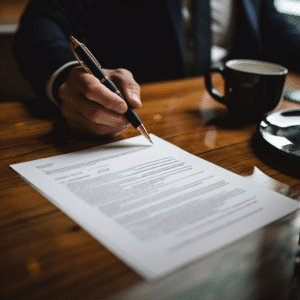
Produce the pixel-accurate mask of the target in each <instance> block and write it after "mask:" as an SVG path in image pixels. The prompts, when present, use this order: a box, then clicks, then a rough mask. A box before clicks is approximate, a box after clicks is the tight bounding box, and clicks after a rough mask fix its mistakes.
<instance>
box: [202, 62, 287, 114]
mask: <svg viewBox="0 0 300 300" xmlns="http://www.w3.org/2000/svg"><path fill="white" fill-rule="evenodd" d="M213 73H220V74H221V75H222V77H223V79H224V81H225V90H224V95H222V94H221V93H219V92H218V91H217V90H216V89H215V88H214V87H213V85H212V74H213ZM287 73H288V70H287V68H285V67H283V66H280V65H278V64H274V63H269V62H264V61H258V60H248V59H235V60H230V61H228V62H227V63H226V64H225V66H224V68H211V69H210V70H209V71H208V72H207V73H206V74H205V85H206V89H207V91H208V92H209V94H210V95H211V96H212V97H213V98H214V99H215V100H217V101H219V102H220V103H223V104H225V105H226V106H227V108H228V110H229V111H230V112H231V113H233V114H234V115H238V116H240V117H245V116H246V117H250V118H261V117H263V116H265V115H266V114H268V113H270V112H271V111H273V110H274V109H275V108H276V107H277V106H278V105H279V104H280V102H281V99H282V96H283V89H284V83H285V79H286V74H287Z"/></svg>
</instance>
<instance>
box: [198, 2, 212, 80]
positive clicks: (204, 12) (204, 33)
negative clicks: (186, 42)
mask: <svg viewBox="0 0 300 300" xmlns="http://www.w3.org/2000/svg"><path fill="white" fill-rule="evenodd" d="M194 36H195V58H196V65H195V72H196V75H203V74H204V73H205V72H206V71H207V70H208V69H209V68H210V64H211V58H210V50H211V43H212V42H211V13H210V1H209V0H195V3H194Z"/></svg>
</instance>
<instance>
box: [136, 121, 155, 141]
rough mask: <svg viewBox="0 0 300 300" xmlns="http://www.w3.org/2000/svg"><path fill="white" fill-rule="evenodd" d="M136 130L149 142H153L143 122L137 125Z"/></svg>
mask: <svg viewBox="0 0 300 300" xmlns="http://www.w3.org/2000/svg"><path fill="white" fill-rule="evenodd" d="M137 130H138V131H139V132H140V133H141V134H142V135H143V136H144V137H145V138H146V139H147V140H148V141H149V142H150V143H151V144H153V142H152V140H151V138H150V136H149V134H148V132H147V130H146V128H145V126H144V125H143V124H141V125H140V126H138V127H137Z"/></svg>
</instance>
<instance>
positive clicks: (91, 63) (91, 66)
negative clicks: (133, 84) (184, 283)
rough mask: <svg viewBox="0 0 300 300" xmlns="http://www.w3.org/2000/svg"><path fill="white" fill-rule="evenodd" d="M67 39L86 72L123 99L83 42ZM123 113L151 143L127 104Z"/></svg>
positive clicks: (136, 116)
mask: <svg viewBox="0 0 300 300" xmlns="http://www.w3.org/2000/svg"><path fill="white" fill-rule="evenodd" d="M69 40H70V42H71V49H72V52H73V54H74V56H75V58H76V59H77V60H78V62H79V63H80V64H81V66H82V67H83V68H84V69H85V70H86V71H87V72H88V73H90V74H92V75H94V76H95V77H97V78H98V79H99V80H100V82H101V83H102V84H103V85H105V86H106V87H107V88H108V89H110V90H111V91H112V92H114V93H116V94H117V95H119V96H120V97H121V98H122V99H124V97H123V96H122V94H121V92H120V91H119V90H118V88H117V87H116V86H115V85H114V83H113V82H112V81H111V80H110V79H109V78H108V77H107V75H106V74H105V72H104V71H103V70H102V68H101V66H100V64H99V62H98V61H97V60H96V58H95V57H94V56H93V54H92V53H91V52H90V51H89V50H88V48H87V47H86V46H85V45H84V44H82V43H80V42H79V41H78V40H76V39H75V38H74V37H73V36H71V37H70V39H69ZM124 100H125V99H124ZM127 105H128V104H127ZM124 115H125V117H126V118H127V120H128V121H129V122H130V124H131V125H132V126H134V127H135V128H136V129H137V130H138V131H139V132H140V133H141V134H142V135H143V136H144V137H145V138H146V139H147V140H148V141H149V142H151V143H152V144H153V142H152V141H151V138H150V136H149V134H148V132H147V130H146V128H145V126H144V125H143V123H142V121H141V120H140V118H139V117H138V115H137V114H136V112H135V111H134V110H133V109H132V108H131V107H130V106H129V105H128V110H127V111H126V113H125V114H124Z"/></svg>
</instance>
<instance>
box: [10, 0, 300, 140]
mask: <svg viewBox="0 0 300 300" xmlns="http://www.w3.org/2000/svg"><path fill="white" fill-rule="evenodd" d="M273 2H274V1H273V0H240V1H237V0H231V1H229V0H211V1H208V0H193V1H192V0H190V1H186V0H184V1H182V0H151V1H146V0H127V1H121V0H110V1H105V0H102V1H101V0H99V1H97V0H85V1H83V0H76V1H74V0H73V1H72V0H60V1H59V0H33V1H32V2H31V3H30V4H29V5H28V7H27V10H26V11H25V14H24V16H23V18H22V20H21V25H20V29H19V32H18V34H17V37H16V42H15V53H16V56H17V59H18V61H19V64H20V69H21V71H22V72H23V73H24V75H25V77H26V78H27V79H28V80H29V81H30V82H31V84H32V86H33V89H34V90H35V91H36V93H37V94H38V95H39V97H40V98H41V99H45V98H46V97H47V98H48V99H51V100H52V102H54V103H57V104H58V105H59V106H60V107H61V112H62V114H63V116H64V117H65V118H66V120H67V121H68V123H69V125H70V126H71V127H72V128H74V129H76V130H79V131H83V132H89V133H94V134H97V135H110V136H116V135H118V134H120V133H122V132H123V131H124V130H125V129H126V128H127V126H128V122H127V120H126V119H125V118H124V116H123V113H124V112H125V111H126V110H127V104H126V103H125V102H124V101H123V100H121V99H120V98H119V97H118V96H117V95H115V94H113V93H112V92H110V91H108V90H107V89H106V88H105V87H104V86H103V85H102V84H101V83H100V82H99V81H98V80H97V79H96V78H95V77H93V76H92V75H90V74H87V73H86V72H85V71H84V70H83V69H82V68H81V67H79V66H78V64H76V61H75V62H74V56H73V54H72V52H71V50H70V44H69V41H68V38H69V37H70V36H71V35H73V36H74V37H75V38H77V39H79V40H85V41H86V44H87V46H88V48H89V49H90V51H91V52H92V53H93V54H94V56H95V57H96V58H97V59H98V61H99V62H100V64H102V67H103V68H104V69H105V68H107V69H106V72H107V74H108V76H109V77H110V78H111V79H112V80H113V81H114V82H115V84H116V85H117V86H118V88H119V89H120V90H121V92H122V94H123V95H124V97H125V99H126V101H127V103H129V104H130V105H131V106H132V107H133V108H138V107H140V106H141V102H140V89H139V85H138V83H142V82H150V81H160V80H167V79H175V78H182V77H185V76H194V75H202V74H204V72H205V71H207V70H208V68H209V67H210V66H211V64H216V63H218V62H224V61H225V60H228V59H229V58H250V59H258V60H265V61H271V62H276V63H279V64H282V65H284V66H286V67H287V68H289V69H294V70H296V71H300V55H299V53H300V33H299V31H298V30H297V29H296V28H295V27H294V26H292V25H291V24H289V23H288V22H287V20H286V19H285V17H284V16H282V15H281V14H279V13H278V12H277V10H276V9H275V7H274V3H273ZM210 16H211V18H210ZM211 22H212V24H211ZM211 29H212V30H211ZM120 68H122V69H120ZM128 70H129V71H130V72H129V71H128ZM131 72H132V73H131ZM132 74H133V75H132ZM133 76H134V78H133ZM137 82H138V83H137ZM44 103H47V102H44Z"/></svg>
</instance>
